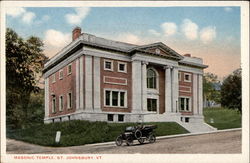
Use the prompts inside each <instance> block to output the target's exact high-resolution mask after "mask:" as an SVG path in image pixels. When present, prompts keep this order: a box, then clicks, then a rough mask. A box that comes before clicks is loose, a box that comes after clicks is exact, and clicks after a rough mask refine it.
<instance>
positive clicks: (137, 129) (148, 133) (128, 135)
mask: <svg viewBox="0 0 250 163" xmlns="http://www.w3.org/2000/svg"><path fill="white" fill-rule="evenodd" d="M156 128H157V126H156V125H138V126H129V127H126V129H125V132H123V133H122V134H121V135H119V136H118V137H117V138H116V140H115V143H116V145H117V146H121V145H122V143H123V142H126V144H127V145H132V144H133V141H134V140H138V142H139V143H140V144H142V143H144V141H145V140H147V141H149V143H154V142H155V140H156V138H155V135H154V132H153V131H154V129H156Z"/></svg>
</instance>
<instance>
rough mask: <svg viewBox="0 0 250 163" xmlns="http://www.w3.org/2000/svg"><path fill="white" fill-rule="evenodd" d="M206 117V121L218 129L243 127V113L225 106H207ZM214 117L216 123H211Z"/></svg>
mask: <svg viewBox="0 0 250 163" xmlns="http://www.w3.org/2000/svg"><path fill="white" fill-rule="evenodd" d="M204 117H205V121H206V123H208V124H210V125H211V126H214V127H216V128H217V129H229V128H239V127H241V114H240V113H238V112H237V111H236V110H230V109H225V108H205V109H204ZM211 118H213V119H214V123H210V119H211Z"/></svg>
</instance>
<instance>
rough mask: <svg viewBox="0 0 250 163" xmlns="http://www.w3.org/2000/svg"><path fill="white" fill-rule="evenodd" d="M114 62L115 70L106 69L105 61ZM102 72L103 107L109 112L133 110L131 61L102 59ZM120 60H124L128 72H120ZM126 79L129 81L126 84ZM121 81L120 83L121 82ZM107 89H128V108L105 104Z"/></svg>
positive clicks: (103, 109)
mask: <svg viewBox="0 0 250 163" xmlns="http://www.w3.org/2000/svg"><path fill="white" fill-rule="evenodd" d="M105 60H109V61H112V62H113V71H108V70H104V61H105ZM100 62H101V63H100V68H101V71H100V74H101V87H100V89H101V109H102V111H107V112H109V111H110V112H131V109H132V65H131V62H125V61H119V60H112V59H107V58H101V59H100ZM118 62H124V63H126V65H127V73H124V72H118ZM125 80H126V81H127V82H126V84H125ZM119 83H120V84H119ZM105 89H120V90H126V91H127V108H118V107H107V106H104V102H105V99H104V93H105V92H104V91H105Z"/></svg>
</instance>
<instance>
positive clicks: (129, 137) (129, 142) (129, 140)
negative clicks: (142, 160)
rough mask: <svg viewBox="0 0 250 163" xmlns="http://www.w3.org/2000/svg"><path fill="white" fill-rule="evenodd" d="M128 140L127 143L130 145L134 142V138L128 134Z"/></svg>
mask: <svg viewBox="0 0 250 163" xmlns="http://www.w3.org/2000/svg"><path fill="white" fill-rule="evenodd" d="M126 140H127V142H126V144H127V145H128V146H129V145H132V144H133V138H132V136H128V137H127V139H126Z"/></svg>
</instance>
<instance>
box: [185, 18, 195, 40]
mask: <svg viewBox="0 0 250 163" xmlns="http://www.w3.org/2000/svg"><path fill="white" fill-rule="evenodd" d="M198 30H199V26H198V25H197V24H196V23H194V22H192V21H191V20H190V19H184V20H183V23H182V25H181V31H182V32H183V34H184V35H185V36H186V38H187V39H189V40H195V39H197V37H198Z"/></svg>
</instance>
